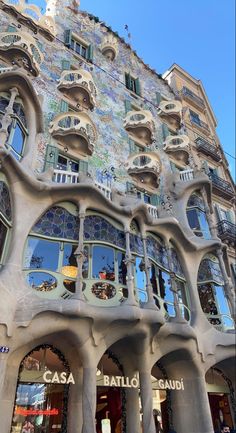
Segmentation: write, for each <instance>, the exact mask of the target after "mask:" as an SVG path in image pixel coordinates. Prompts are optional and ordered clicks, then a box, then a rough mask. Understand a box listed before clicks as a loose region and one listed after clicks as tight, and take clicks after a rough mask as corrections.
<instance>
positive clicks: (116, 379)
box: [103, 376, 139, 388]
mask: <svg viewBox="0 0 236 433" xmlns="http://www.w3.org/2000/svg"><path fill="white" fill-rule="evenodd" d="M103 385H104V386H113V387H117V388H139V380H138V378H137V377H136V376H134V377H133V378H132V379H130V378H129V377H125V376H103Z"/></svg>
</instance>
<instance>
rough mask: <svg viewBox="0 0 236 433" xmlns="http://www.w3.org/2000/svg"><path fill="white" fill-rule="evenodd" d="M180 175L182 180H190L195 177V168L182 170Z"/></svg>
mask: <svg viewBox="0 0 236 433" xmlns="http://www.w3.org/2000/svg"><path fill="white" fill-rule="evenodd" d="M179 177H180V180H182V181H183V182H189V181H190V180H193V179H194V170H193V169H189V170H183V171H180V172H179Z"/></svg>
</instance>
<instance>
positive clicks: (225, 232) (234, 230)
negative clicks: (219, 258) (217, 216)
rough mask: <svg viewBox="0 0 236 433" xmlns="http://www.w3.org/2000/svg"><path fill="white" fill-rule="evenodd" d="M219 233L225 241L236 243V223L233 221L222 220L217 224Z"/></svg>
mask: <svg viewBox="0 0 236 433" xmlns="http://www.w3.org/2000/svg"><path fill="white" fill-rule="evenodd" d="M217 228H218V235H219V237H220V239H221V240H222V241H223V242H224V241H226V242H229V243H233V244H235V242H236V224H233V223H231V222H230V221H227V220H222V221H220V222H219V223H218V225H217Z"/></svg>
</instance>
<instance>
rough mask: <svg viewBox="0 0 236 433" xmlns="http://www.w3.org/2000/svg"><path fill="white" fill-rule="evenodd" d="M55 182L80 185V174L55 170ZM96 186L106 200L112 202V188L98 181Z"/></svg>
mask: <svg viewBox="0 0 236 433" xmlns="http://www.w3.org/2000/svg"><path fill="white" fill-rule="evenodd" d="M53 182H56V183H66V184H76V183H79V173H73V172H72V171H66V170H58V169H55V170H54V174H53ZM94 184H95V185H96V187H97V188H98V189H99V190H100V191H101V192H102V193H103V195H105V197H106V198H108V199H109V200H111V188H109V187H108V186H106V185H104V184H103V183H100V182H97V181H95V182H94Z"/></svg>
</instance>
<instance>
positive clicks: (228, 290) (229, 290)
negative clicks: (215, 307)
mask: <svg viewBox="0 0 236 433" xmlns="http://www.w3.org/2000/svg"><path fill="white" fill-rule="evenodd" d="M216 253H217V257H218V259H219V264H220V269H221V272H222V275H223V279H224V289H225V296H226V298H227V300H228V302H229V308H230V311H231V314H232V317H233V318H234V319H235V318H236V312H235V291H234V288H233V286H232V285H231V284H230V281H229V278H228V275H227V272H226V267H225V262H224V259H223V251H222V249H221V248H218V249H217V252H216Z"/></svg>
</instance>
